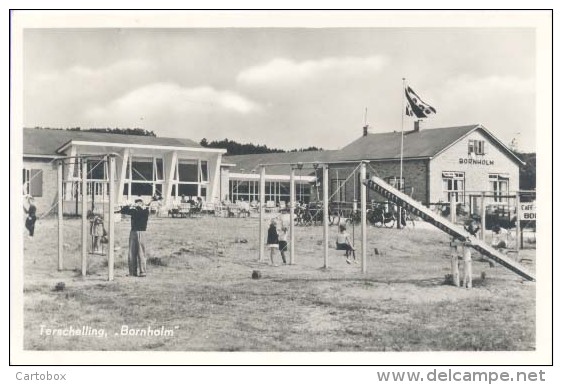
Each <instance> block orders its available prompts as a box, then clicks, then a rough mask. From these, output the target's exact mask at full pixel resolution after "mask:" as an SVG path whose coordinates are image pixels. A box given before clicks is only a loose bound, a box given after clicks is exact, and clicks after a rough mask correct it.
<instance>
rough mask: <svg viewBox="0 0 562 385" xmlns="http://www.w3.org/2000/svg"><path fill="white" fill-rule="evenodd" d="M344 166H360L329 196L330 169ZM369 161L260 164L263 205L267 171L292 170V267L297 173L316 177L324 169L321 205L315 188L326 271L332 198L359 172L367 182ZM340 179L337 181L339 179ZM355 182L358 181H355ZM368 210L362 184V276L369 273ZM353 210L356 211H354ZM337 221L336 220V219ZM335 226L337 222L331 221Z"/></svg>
mask: <svg viewBox="0 0 562 385" xmlns="http://www.w3.org/2000/svg"><path fill="white" fill-rule="evenodd" d="M344 163H349V164H356V165H357V166H356V167H355V168H354V169H353V171H352V172H351V173H350V174H349V176H348V177H347V178H346V179H345V180H344V182H343V183H341V184H339V180H338V182H337V188H336V190H335V191H334V193H333V194H332V196H331V197H330V196H329V191H328V180H329V170H330V165H335V164H338V165H341V164H344ZM367 164H368V161H360V162H357V161H350V162H346V161H342V162H337V163H330V162H319V161H315V162H298V163H269V164H260V165H259V166H258V167H260V189H259V192H260V199H259V201H260V202H265V180H266V171H267V167H268V166H283V165H285V166H288V167H290V179H289V180H290V182H289V183H290V199H289V237H290V241H289V252H290V257H289V264H291V265H294V264H295V263H296V255H295V226H296V222H297V221H296V219H297V218H296V211H297V210H296V209H297V202H296V199H295V193H296V183H295V179H296V178H295V171H296V170H299V171H300V170H303V169H308V170H311V169H314V170H315V173H316V172H317V171H318V170H319V169H321V170H322V183H323V185H324V186H323V188H322V201H320V199H319V198H320V196H319V191H318V190H319V189H318V188H316V195H317V198H318V202H317V203H318V205H317V206H316V210H315V216H319V215H320V213H321V214H322V218H321V219H320V220H318V222H320V223H321V224H322V225H323V243H322V244H323V246H324V249H323V254H324V265H323V267H324V268H328V253H329V242H330V240H329V231H328V228H329V226H330V204H329V203H330V199H331V198H333V197H334V196H335V195H336V194H338V193H339V192H340V190H341V188H343V187H344V186H345V184H346V183H347V182H348V181H349V179H350V178H351V177H353V175H355V173H356V171H357V169H359V175H360V180H361V181H363V180H365V179H366V175H367V173H366V166H367ZM337 179H338V178H337ZM354 180H355V178H354ZM316 181H317V182H316V184H317V187H318V178H316ZM366 207H367V188H366V186H365V185H364V184H363V183H361V186H360V212H361V221H360V222H361V271H362V272H363V273H366V272H367V215H366V212H367V210H366ZM354 209H356V208H355V207H354ZM264 214H265V207H264V205H263V204H260V206H259V223H260V226H259V261H260V262H261V261H263V260H264V259H265V235H266V234H267V229H266V219H265V215H264ZM334 218H335V216H334ZM332 222H334V220H332Z"/></svg>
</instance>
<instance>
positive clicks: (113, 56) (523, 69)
mask: <svg viewBox="0 0 562 385" xmlns="http://www.w3.org/2000/svg"><path fill="white" fill-rule="evenodd" d="M23 63H24V68H23V74H24V125H25V126H26V127H35V126H43V127H47V126H48V127H61V128H65V127H76V126H80V127H83V128H87V127H121V128H124V127H141V128H144V129H147V130H153V131H155V132H156V133H157V135H158V136H173V137H187V138H191V139H195V140H197V141H199V140H200V139H201V138H204V137H205V138H207V139H209V140H215V139H223V138H229V139H233V140H237V141H240V142H253V143H259V144H266V145H268V146H271V147H277V148H283V149H291V148H301V147H308V146H319V147H323V148H326V149H336V148H340V147H342V146H344V145H346V144H347V143H349V142H350V141H352V140H354V139H356V138H357V137H358V136H359V135H361V132H362V126H363V123H364V118H365V109H366V108H367V111H368V113H367V120H368V123H369V124H370V126H371V131H372V132H385V131H393V130H400V127H401V117H402V78H403V77H405V78H406V79H407V81H408V83H409V85H410V86H411V87H412V88H413V89H414V90H415V91H416V92H417V93H418V94H419V95H420V96H421V97H422V98H423V99H424V100H425V101H426V102H428V103H429V104H431V105H433V106H434V107H435V108H436V109H437V114H436V115H435V116H433V117H431V118H428V119H426V120H425V121H424V123H422V129H423V128H431V127H446V126H455V125H466V124H472V123H482V124H484V125H485V126H486V127H487V128H488V129H490V130H491V131H492V132H493V133H495V134H496V135H497V136H498V137H499V138H500V139H501V140H503V141H504V142H505V143H509V142H510V141H511V140H512V139H513V138H517V141H518V143H519V148H520V149H521V150H525V151H534V150H535V115H536V110H535V96H536V94H535V64H536V63H535V35H534V31H533V30H532V29H505V28H502V29H499V28H496V29H476V28H472V29H466V28H462V29H461V28H456V29H433V28H424V29H405V28H392V29H390V28H385V29H377V28H357V29H355V28H333V29H329V28H328V29H306V28H300V29H292V28H278V29H273V28H272V29H267V28H254V29H240V28H238V29H233V28H215V29H27V30H25V31H24V62H23ZM409 119H410V118H408V119H406V120H405V127H406V128H407V129H411V127H412V126H413V122H412V121H411V120H409Z"/></svg>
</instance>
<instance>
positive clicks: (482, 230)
mask: <svg viewBox="0 0 562 385" xmlns="http://www.w3.org/2000/svg"><path fill="white" fill-rule="evenodd" d="M484 199H485V198H484V193H482V194H480V217H481V219H480V221H481V222H482V227H481V228H480V239H482V240H483V241H484V240H485V237H484V233H485V232H486V203H485V202H484Z"/></svg>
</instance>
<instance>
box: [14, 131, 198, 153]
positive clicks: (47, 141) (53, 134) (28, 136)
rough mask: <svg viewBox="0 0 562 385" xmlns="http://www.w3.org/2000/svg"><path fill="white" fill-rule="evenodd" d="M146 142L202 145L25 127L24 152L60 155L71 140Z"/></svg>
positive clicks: (149, 137)
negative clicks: (61, 150) (62, 148)
mask: <svg viewBox="0 0 562 385" xmlns="http://www.w3.org/2000/svg"><path fill="white" fill-rule="evenodd" d="M71 140H74V141H84V142H107V143H122V144H144V145H154V146H173V147H201V146H200V145H199V144H198V143H196V142H194V141H193V140H190V139H183V138H160V137H154V136H141V135H123V134H110V133H105V132H92V131H68V130H46V129H40V128H24V129H23V153H24V154H25V155H53V156H54V155H60V154H58V153H57V149H59V148H60V147H62V146H63V145H64V144H66V143H68V142H69V141H71Z"/></svg>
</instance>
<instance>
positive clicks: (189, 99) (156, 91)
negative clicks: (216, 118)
mask: <svg viewBox="0 0 562 385" xmlns="http://www.w3.org/2000/svg"><path fill="white" fill-rule="evenodd" d="M259 109H260V107H259V105H258V104H257V103H255V102H253V101H251V100H249V99H247V98H245V97H244V96H242V95H239V94H237V93H235V92H233V91H228V90H224V91H221V90H216V89H214V88H212V87H208V86H204V87H195V88H184V87H181V86H179V85H177V84H173V83H152V84H149V85H146V86H143V87H140V88H137V89H135V90H133V91H130V92H128V93H127V94H125V95H123V96H122V97H120V98H118V99H116V100H114V101H112V102H111V103H109V104H107V105H105V106H98V107H95V108H93V109H91V110H89V111H88V112H87V113H86V116H87V118H88V119H89V120H93V121H99V120H107V121H108V122H115V121H117V122H120V124H125V125H130V126H132V125H134V124H136V123H138V119H139V117H141V116H142V117H150V116H160V117H162V116H166V115H172V116H170V117H169V119H174V118H178V117H184V118H186V117H187V116H188V115H193V114H213V113H235V114H242V115H244V114H249V113H252V112H255V111H258V110H259Z"/></svg>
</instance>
